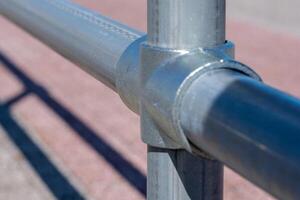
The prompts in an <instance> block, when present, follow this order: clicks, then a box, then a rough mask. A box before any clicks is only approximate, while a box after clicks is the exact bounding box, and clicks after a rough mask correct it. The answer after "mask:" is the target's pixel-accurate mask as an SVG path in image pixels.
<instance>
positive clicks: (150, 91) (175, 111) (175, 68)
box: [117, 37, 261, 152]
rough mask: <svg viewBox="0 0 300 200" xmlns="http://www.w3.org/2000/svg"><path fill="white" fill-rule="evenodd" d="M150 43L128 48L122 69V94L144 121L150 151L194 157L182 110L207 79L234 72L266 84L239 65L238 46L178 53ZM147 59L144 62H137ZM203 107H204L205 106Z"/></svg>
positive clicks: (122, 59) (119, 84)
mask: <svg viewBox="0 0 300 200" xmlns="http://www.w3.org/2000/svg"><path fill="white" fill-rule="evenodd" d="M144 41H145V37H143V38H140V39H139V40H137V41H135V42H134V43H133V44H132V45H130V46H129V47H128V49H127V50H126V51H125V53H124V54H123V56H122V57H121V59H120V61H119V63H118V68H117V69H118V75H117V77H118V80H117V88H118V92H119V94H120V96H121V98H122V100H123V101H124V102H125V104H126V105H128V107H129V108H130V109H132V110H133V111H134V112H136V113H139V114H140V116H141V129H142V131H141V132H142V139H143V141H144V142H145V143H147V144H148V145H151V146H154V147H160V148H167V149H186V150H187V151H189V152H192V151H194V150H193V148H192V145H191V144H190V141H188V139H187V138H186V136H185V133H184V132H183V130H182V128H181V125H180V118H179V108H180V106H181V100H182V97H183V95H184V93H185V91H186V89H187V88H188V87H189V86H190V85H191V84H192V82H193V81H194V80H195V79H197V78H199V77H200V76H201V75H203V74H204V73H208V72H211V71H213V70H219V69H228V70H235V71H238V72H240V73H242V74H244V75H246V76H250V77H252V78H254V79H257V80H261V79H260V77H259V76H258V75H257V74H256V73H255V72H254V71H253V70H252V69H250V68H249V67H247V66H246V65H243V64H241V63H239V62H237V61H235V60H233V57H234V45H233V43H231V42H226V43H225V44H223V45H220V46H217V47H214V48H197V49H193V50H173V49H166V48H159V47H153V46H150V45H148V44H147V43H146V42H144ZM139 57H140V58H141V60H140V61H138V60H135V59H133V58H139ZM199 103H201V102H199Z"/></svg>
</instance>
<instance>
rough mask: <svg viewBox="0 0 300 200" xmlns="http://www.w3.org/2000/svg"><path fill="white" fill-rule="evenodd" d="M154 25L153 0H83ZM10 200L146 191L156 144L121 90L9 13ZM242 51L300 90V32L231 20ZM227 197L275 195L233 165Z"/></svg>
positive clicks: (243, 199) (5, 132)
mask: <svg viewBox="0 0 300 200" xmlns="http://www.w3.org/2000/svg"><path fill="white" fill-rule="evenodd" d="M77 2H80V3H82V5H86V6H89V7H90V8H93V9H95V10H97V11H101V13H103V14H105V15H108V16H111V17H112V18H114V19H117V20H119V21H122V22H124V23H127V24H129V25H130V26H133V27H136V28H137V29H140V30H145V27H146V26H145V21H146V16H145V13H146V9H145V1H141V0H132V1H124V0H101V1H100V0H97V1H88V0H78V1H77ZM0 27H1V30H0V127H1V129H0V146H1V148H0V149H1V151H0V176H1V179H0V199H8V200H10V199H11V200H15V199H16V200H21V199H22V200H23V199H24V197H26V198H25V199H99V200H100V199H101V200H102V199H105V200H106V199H108V200H110V199H111V200H115V199H122V200H134V199H144V198H145V197H144V196H145V188H144V186H145V180H146V179H145V176H146V146H145V145H144V144H143V143H142V142H141V141H140V138H139V123H138V117H137V116H136V115H135V114H133V113H132V112H130V111H129V110H128V109H127V108H126V107H125V106H124V105H123V103H122V102H121V101H120V99H119V97H118V96H117V95H116V94H114V93H112V92H111V91H110V90H109V89H107V88H106V87H105V86H103V85H102V84H101V83H99V82H98V81H97V80H95V79H93V78H92V77H90V76H89V75H87V74H86V73H84V72H83V71H81V70H80V69H79V68H77V67H76V66H75V65H73V64H72V63H70V62H69V61H66V60H65V59H63V58H62V57H61V56H59V55H58V54H56V53H55V52H53V51H51V50H50V49H49V48H48V47H46V46H44V45H43V44H41V43H40V42H38V41H37V40H35V39H34V38H32V37H30V36H29V35H28V34H27V33H25V32H23V31H22V30H20V29H19V28H17V27H16V26H15V25H13V24H11V23H10V22H8V21H6V20H5V19H4V18H0ZM227 30H228V37H227V38H228V39H230V40H233V41H234V42H235V44H236V56H237V58H238V59H239V60H241V61H242V62H244V63H246V64H248V65H250V66H253V68H254V69H255V70H257V71H258V73H260V74H261V76H262V77H263V79H264V81H265V82H266V83H268V84H271V85H272V86H275V87H277V88H280V89H282V90H284V91H287V92H289V93H291V94H293V95H296V96H298V97H300V87H299V84H300V70H299V67H298V65H299V64H298V63H299V56H298V52H299V50H300V38H296V37H295V38H293V37H291V36H288V35H286V34H283V33H282V32H281V33H277V32H275V31H273V30H270V29H266V28H263V27H260V26H257V25H256V24H250V23H242V22H238V21H230V22H229V23H228V28H227ZM224 195H225V199H226V200H232V199H240V200H248V199H249V200H253V199H256V200H259V199H272V198H271V197H269V196H268V195H267V194H265V193H264V192H262V191H261V190H260V189H257V188H256V187H254V186H253V185H252V184H251V183H249V182H247V181H245V180H244V179H243V178H241V177H239V176H238V175H236V174H235V173H234V172H232V171H231V170H229V169H225V194H224Z"/></svg>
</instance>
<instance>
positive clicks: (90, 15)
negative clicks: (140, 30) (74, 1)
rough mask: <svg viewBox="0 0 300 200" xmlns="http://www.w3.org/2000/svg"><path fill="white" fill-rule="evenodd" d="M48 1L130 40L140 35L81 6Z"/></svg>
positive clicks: (54, 0) (52, 0)
mask: <svg viewBox="0 0 300 200" xmlns="http://www.w3.org/2000/svg"><path fill="white" fill-rule="evenodd" d="M45 1H47V2H48V3H50V4H52V5H53V6H55V7H56V8H58V9H60V10H63V11H65V12H68V13H70V14H72V15H74V16H77V17H80V18H82V19H84V20H86V21H88V22H90V23H93V24H95V25H96V26H98V27H100V28H103V29H105V30H107V31H111V32H114V33H117V34H121V35H123V36H124V37H126V38H128V39H130V40H131V41H134V40H136V39H137V38H139V37H140V35H139V34H133V33H132V32H129V31H127V30H126V29H122V28H120V27H118V26H115V25H113V24H111V23H106V22H105V21H103V20H101V19H100V18H99V17H97V16H96V15H95V14H93V13H92V12H90V11H89V12H84V11H83V10H82V8H80V9H78V8H77V7H75V5H71V4H69V3H66V1H61V0H60V1H56V0H45Z"/></svg>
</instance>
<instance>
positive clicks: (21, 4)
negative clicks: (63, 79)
mask: <svg viewBox="0 0 300 200" xmlns="http://www.w3.org/2000/svg"><path fill="white" fill-rule="evenodd" d="M0 14H2V15H4V16H6V17H7V18H8V19H9V20H11V21H13V22H14V23H16V24H17V25H19V26H21V27H22V28H23V29H25V30H26V31H28V32H30V33H31V34H32V35H33V36H35V37H36V38H38V39H39V40H41V41H42V42H44V43H45V44H47V45H48V46H50V47H51V48H52V49H54V50H55V51H56V52H58V53H60V54H61V55H63V56H64V57H66V58H67V59H69V60H71V61H72V62H74V63H76V64H78V65H79V66H80V67H81V68H83V69H84V70H85V71H87V72H88V73H90V74H91V75H93V76H94V77H96V78H97V79H98V80H101V81H102V82H104V83H105V84H106V85H107V86H109V87H110V88H112V89H114V90H115V79H116V77H115V76H116V74H115V70H116V63H117V61H118V60H119V58H120V56H121V54H122V53H123V52H124V50H125V49H126V48H127V46H128V45H129V44H131V43H132V42H133V41H134V40H136V39H137V38H139V37H140V36H141V35H143V34H142V33H140V32H138V31H135V30H133V29H131V28H129V27H127V26H124V25H122V24H120V23H117V22H115V21H113V20H111V19H108V18H106V17H103V16H100V15H98V14H96V13H93V12H91V11H89V10H86V9H83V8H81V7H79V6H77V5H75V4H73V3H71V2H70V1H66V0H0Z"/></svg>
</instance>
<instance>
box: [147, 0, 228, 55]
mask: <svg viewBox="0 0 300 200" xmlns="http://www.w3.org/2000/svg"><path fill="white" fill-rule="evenodd" d="M225 19H226V17H225V0H148V31H147V33H148V44H149V45H151V46H159V47H163V48H171V49H185V50H186V49H193V48H198V47H212V46H215V45H216V44H222V43H223V42H224V41H225Z"/></svg>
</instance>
